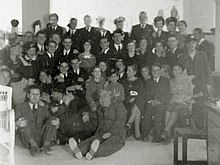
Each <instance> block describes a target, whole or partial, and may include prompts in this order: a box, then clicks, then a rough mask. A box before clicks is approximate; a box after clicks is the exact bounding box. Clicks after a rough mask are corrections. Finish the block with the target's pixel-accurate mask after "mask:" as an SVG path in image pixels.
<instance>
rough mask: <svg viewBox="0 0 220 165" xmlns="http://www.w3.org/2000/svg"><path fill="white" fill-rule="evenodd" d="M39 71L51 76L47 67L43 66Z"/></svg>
mask: <svg viewBox="0 0 220 165" xmlns="http://www.w3.org/2000/svg"><path fill="white" fill-rule="evenodd" d="M41 72H44V73H46V75H47V76H51V71H50V70H49V69H45V68H44V69H42V70H41V71H40V73H41Z"/></svg>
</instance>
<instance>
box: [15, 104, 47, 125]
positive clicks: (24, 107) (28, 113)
mask: <svg viewBox="0 0 220 165" xmlns="http://www.w3.org/2000/svg"><path fill="white" fill-rule="evenodd" d="M15 109H16V110H15V120H18V119H19V118H25V119H26V120H27V123H28V125H29V127H30V128H42V127H43V125H44V123H45V122H47V120H49V119H51V116H50V114H49V111H48V106H47V105H44V106H41V105H39V104H38V108H37V110H36V112H33V110H32V109H31V107H30V105H29V102H24V103H21V104H19V105H18V106H17V107H16V108H15Z"/></svg>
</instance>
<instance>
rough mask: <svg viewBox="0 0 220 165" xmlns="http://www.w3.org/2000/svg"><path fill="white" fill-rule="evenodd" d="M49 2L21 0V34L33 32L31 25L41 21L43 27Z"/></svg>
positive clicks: (47, 0) (46, 19)
mask: <svg viewBox="0 0 220 165" xmlns="http://www.w3.org/2000/svg"><path fill="white" fill-rule="evenodd" d="M49 11H50V0H22V32H23V33H25V32H26V31H33V29H32V24H33V22H34V21H36V20H41V23H42V26H43V27H45V25H46V23H47V22H48V14H49Z"/></svg>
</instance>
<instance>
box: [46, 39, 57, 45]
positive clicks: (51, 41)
mask: <svg viewBox="0 0 220 165" xmlns="http://www.w3.org/2000/svg"><path fill="white" fill-rule="evenodd" d="M50 43H54V44H55V46H57V43H56V42H55V41H53V40H50V41H48V42H47V46H49V44H50Z"/></svg>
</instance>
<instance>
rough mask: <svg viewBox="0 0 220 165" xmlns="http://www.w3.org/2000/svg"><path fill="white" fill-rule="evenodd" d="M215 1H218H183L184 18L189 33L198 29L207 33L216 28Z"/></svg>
mask: <svg viewBox="0 0 220 165" xmlns="http://www.w3.org/2000/svg"><path fill="white" fill-rule="evenodd" d="M215 1H218V0H183V17H184V19H185V20H186V22H187V24H188V29H187V31H188V32H189V33H191V32H192V30H193V29H194V28H196V27H200V28H202V29H203V30H204V31H205V32H210V29H211V28H214V27H215Z"/></svg>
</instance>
